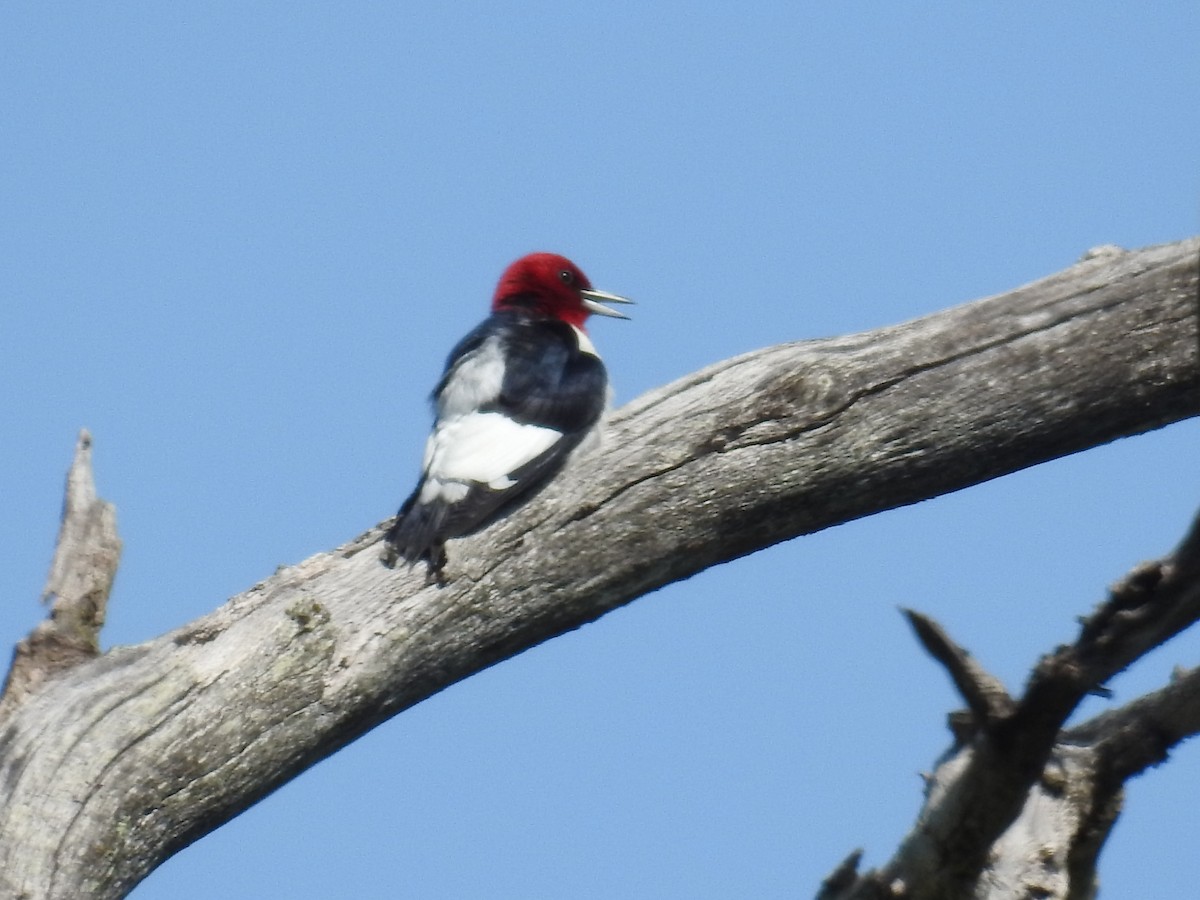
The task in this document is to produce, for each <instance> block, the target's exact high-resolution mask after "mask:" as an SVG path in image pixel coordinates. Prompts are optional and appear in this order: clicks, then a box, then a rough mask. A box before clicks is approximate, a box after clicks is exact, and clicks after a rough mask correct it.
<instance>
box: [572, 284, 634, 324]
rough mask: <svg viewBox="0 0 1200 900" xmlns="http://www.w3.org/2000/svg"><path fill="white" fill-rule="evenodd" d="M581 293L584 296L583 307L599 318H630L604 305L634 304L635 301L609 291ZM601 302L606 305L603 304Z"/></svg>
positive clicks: (583, 291)
mask: <svg viewBox="0 0 1200 900" xmlns="http://www.w3.org/2000/svg"><path fill="white" fill-rule="evenodd" d="M579 293H580V294H582V295H583V305H584V307H585V308H586V309H587V311H588V312H591V313H595V314H596V315H598V316H609V317H611V318H613V319H628V318H629V316H627V315H625V313H623V312H617V311H616V310H615V309H609V308H608V307H607V306H605V305H604V303H632V302H633V301H632V300H630V299H628V298H627V297H618V296H617V295H616V294H610V293H609V292H608V291H593V290H591V289H588V290H581V291H580V292H579ZM601 300H603V301H604V303H601V302H600V301H601Z"/></svg>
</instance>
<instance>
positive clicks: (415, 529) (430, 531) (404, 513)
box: [382, 498, 449, 569]
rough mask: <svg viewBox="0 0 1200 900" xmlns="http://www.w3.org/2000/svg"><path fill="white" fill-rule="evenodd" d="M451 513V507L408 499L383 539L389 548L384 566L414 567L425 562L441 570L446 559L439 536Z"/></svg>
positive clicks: (434, 502)
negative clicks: (403, 563)
mask: <svg viewBox="0 0 1200 900" xmlns="http://www.w3.org/2000/svg"><path fill="white" fill-rule="evenodd" d="M448 512H449V507H448V506H447V505H446V504H445V503H443V502H442V501H440V500H435V501H433V502H432V503H415V502H414V501H413V498H409V500H408V502H406V503H405V504H404V506H402V507H401V508H400V512H399V514H398V515H397V516H396V521H395V522H393V523H392V527H391V528H389V529H388V531H387V534H385V535H384V537H383V539H384V542H385V545H386V546H385V547H384V550H383V556H382V559H383V563H384V565H386V566H388V567H389V568H392V567H394V566H395V565H396V563H397V562H398V561H399V560H404V561H405V562H406V563H408V564H409V565H410V566H411V565H412V564H413V563H416V562H419V561H420V560H422V559H423V560H426V561H427V562H428V563H429V564H430V566H431V567H433V568H434V569H438V568H440V567H441V562H442V560H443V558H444V555H443V551H442V539H441V538H440V537H439V533H440V532H441V530H442V527H443V526H444V525H445V524H446V515H447V513H448Z"/></svg>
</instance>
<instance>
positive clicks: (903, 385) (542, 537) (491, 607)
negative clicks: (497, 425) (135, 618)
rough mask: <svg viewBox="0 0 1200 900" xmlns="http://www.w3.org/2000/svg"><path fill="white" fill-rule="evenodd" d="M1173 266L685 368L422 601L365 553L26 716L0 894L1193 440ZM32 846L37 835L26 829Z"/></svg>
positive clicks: (460, 546)
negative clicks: (688, 621)
mask: <svg viewBox="0 0 1200 900" xmlns="http://www.w3.org/2000/svg"><path fill="white" fill-rule="evenodd" d="M1198 250H1200V241H1198V240H1194V239H1193V240H1189V241H1184V242H1180V243H1177V244H1171V245H1166V246H1162V247H1153V248H1149V249H1145V250H1140V251H1136V252H1130V253H1125V252H1123V251H1116V250H1110V251H1105V252H1103V253H1098V254H1093V255H1090V256H1089V257H1088V258H1087V259H1085V260H1084V261H1082V262H1080V263H1079V264H1077V265H1075V266H1073V267H1071V268H1070V269H1067V270H1066V271H1064V272H1062V273H1059V274H1057V275H1053V276H1051V277H1049V278H1046V279H1043V280H1041V281H1039V282H1036V283H1034V284H1030V285H1026V286H1025V287H1022V288H1019V289H1017V290H1015V291H1012V292H1011V293H1008V294H1004V295H1002V296H997V297H991V298H988V299H985V300H980V301H978V302H976V303H972V304H969V305H966V306H962V307H958V308H955V309H951V310H947V311H945V312H941V313H937V314H935V315H931V316H928V317H926V318H923V319H920V320H916V321H913V322H909V323H906V324H903V325H898V326H894V327H889V328H883V329H879V330H877V331H873V332H870V333H867V334H860V335H853V336H849V337H844V338H837V339H833V340H822V341H809V342H803V343H795V344H785V345H781V346H777V347H771V348H768V349H765V350H761V351H758V352H756V353H751V354H747V355H745V356H742V357H738V358H736V359H732V360H727V361H725V362H721V363H718V364H716V365H713V366H710V367H708V368H707V369H704V370H703V371H701V372H698V373H696V374H694V375H691V376H688V377H686V378H683V379H681V380H679V381H677V382H675V383H674V384H671V385H668V386H666V387H664V388H661V389H659V390H656V391H653V392H651V393H650V394H647V395H646V396H644V397H642V398H640V399H639V400H636V401H634V402H633V403H631V404H629V405H628V406H626V407H625V408H624V409H622V410H619V411H618V412H616V413H615V414H614V416H613V417H612V419H611V422H610V423H609V426H608V430H607V435H606V442H605V445H604V447H603V448H601V449H599V450H597V451H593V453H594V454H595V455H593V456H592V457H591V458H590V459H589V460H588V465H587V466H586V470H587V476H586V477H584V476H583V475H582V474H581V473H582V471H583V469H584V468H585V467H584V466H582V465H580V466H576V467H574V468H573V469H571V470H568V471H567V472H564V473H563V475H562V477H560V478H559V479H558V480H556V481H555V483H554V484H553V485H551V486H550V487H549V488H548V489H547V490H545V491H544V492H543V493H541V494H540V495H539V496H538V498H537V499H536V500H535V501H534V502H532V503H531V504H530V505H529V506H527V507H525V508H524V509H522V510H521V511H520V512H519V513H518V514H516V515H514V516H513V517H511V518H509V519H506V520H505V521H503V522H501V523H499V524H497V525H496V526H494V527H492V528H490V529H488V530H486V531H485V532H483V533H481V534H479V535H476V536H473V537H471V538H468V539H464V540H460V541H455V542H452V543H451V544H450V546H449V548H448V550H449V555H450V562H449V565H448V566H447V568H446V573H445V574H446V578H447V584H446V585H445V586H439V585H427V584H426V583H425V581H424V578H423V576H422V575H421V574H420V573H418V572H411V573H407V574H406V573H403V572H394V571H391V570H388V569H386V568H384V567H383V566H381V565H380V564H379V561H378V552H377V547H376V545H377V543H378V540H379V535H380V530H379V529H378V528H374V529H372V530H370V531H369V532H367V533H366V534H364V535H362V536H361V537H359V538H357V539H356V540H354V541H352V542H351V543H349V544H347V545H345V546H343V547H340V548H338V549H336V550H333V551H330V552H328V553H322V554H319V555H317V556H314V557H312V558H310V559H308V560H306V561H304V562H302V563H300V564H298V565H295V566H292V567H288V568H284V569H282V570H281V571H279V572H277V573H276V574H275V575H273V576H272V577H270V578H268V579H266V580H265V581H263V582H261V583H259V584H257V585H255V586H254V587H252V588H250V589H249V590H248V591H246V592H245V593H244V594H241V595H239V596H237V597H235V598H233V599H232V600H230V601H229V602H227V603H225V604H224V605H222V606H220V607H219V608H217V609H215V610H214V611H213V612H212V613H210V614H208V615H206V616H203V617H201V618H200V619H197V620H196V621H194V622H192V623H190V624H189V625H187V626H184V627H183V628H180V629H178V630H177V631H174V632H171V633H170V634H167V635H164V636H162V637H161V638H158V639H155V640H152V641H149V642H147V643H145V644H142V645H140V646H136V647H124V648H115V649H113V650H112V651H110V652H108V653H106V654H104V655H102V656H99V657H97V658H95V659H92V660H90V661H87V662H84V663H82V664H79V665H75V666H72V667H70V668H67V669H65V670H63V671H60V672H58V673H57V674H55V675H54V677H52V678H48V679H46V680H45V681H44V682H43V683H42V684H41V685H40V687H38V688H37V689H36V690H25V691H23V692H22V696H20V697H19V698H18V699H17V700H15V701H14V702H13V703H12V705H11V707H10V709H9V712H8V715H7V717H6V718H5V720H4V721H3V722H2V723H0V894H3V895H5V896H22V895H29V896H35V897H50V898H59V897H62V898H67V897H80V896H88V897H94V898H110V897H119V896H122V895H123V894H124V893H125V892H126V891H128V890H129V889H130V888H131V887H132V886H134V885H135V884H137V882H138V881H140V880H141V879H142V878H143V877H145V875H146V874H147V873H148V872H150V871H151V870H152V869H153V868H154V867H155V866H157V865H158V864H159V863H160V862H162V861H163V860H164V859H165V858H166V857H168V856H169V855H170V854H172V853H174V852H175V851H176V850H178V849H180V848H181V847H183V846H186V845H187V844H188V843H190V842H192V841H194V840H196V839H197V838H198V837H200V836H201V835H203V834H205V833H207V832H208V831H211V830H212V829H214V828H216V827H217V826H219V825H220V824H221V823H223V822H225V821H226V820H228V819H229V818H230V817H232V816H234V815H236V814H237V813H238V812H240V811H241V810H243V809H245V808H246V807H247V806H249V805H250V804H252V803H254V802H255V801H256V800H257V799H259V798H260V797H262V796H263V795H265V794H266V793H268V792H269V791H271V790H273V789H274V788H276V787H278V786H279V785H280V784H282V783H284V782H285V781H287V780H288V779H290V778H292V777H294V776H295V775H297V774H298V773H299V772H301V771H303V770H304V769H305V768H307V767H308V766H311V765H312V764H314V763H315V762H317V761H318V760H320V759H322V758H323V757H325V756H327V755H329V754H330V753H332V752H334V751H335V750H337V749H338V748H339V747H341V746H343V745H344V744H346V743H348V742H349V741H352V740H354V738H356V737H357V736H359V735H360V734H362V733H363V732H364V731H366V730H367V729H369V728H371V727H373V726H374V725H376V724H378V723H379V722H381V721H383V720H385V719H387V718H388V717H390V716H392V715H394V714H396V713H397V712H399V711H400V710H403V709H405V708H407V707H409V706H411V705H413V704H415V703H417V702H419V701H420V700H422V699H424V698H426V697H428V696H430V695H431V694H433V693H436V692H437V691H439V690H441V689H443V688H445V687H446V686H448V685H450V684H452V683H454V682H455V681H458V680H460V679H462V678H465V677H467V676H469V675H471V674H473V673H475V672H478V671H480V670H481V669H484V668H486V667H487V666H489V665H491V664H492V663H494V662H497V661H498V660H501V659H504V658H506V657H509V656H512V655H513V654H515V653H519V652H520V651H522V650H524V649H526V648H528V647H530V646H533V645H534V644H537V643H539V642H541V641H544V640H547V639H549V638H551V637H554V636H555V635H558V634H561V633H563V632H564V631H567V630H570V629H573V628H577V627H579V626H580V625H582V624H584V623H586V622H590V621H592V620H594V619H596V618H598V617H599V616H601V615H603V614H604V613H606V612H608V611H610V610H612V609H614V608H616V607H618V606H621V605H622V604H625V603H628V602H629V601H631V600H633V599H634V598H636V597H638V596H640V595H642V594H644V593H646V592H647V591H651V590H653V589H655V588H657V587H659V586H661V585H663V584H667V583H669V582H671V581H674V580H677V579H681V578H685V577H687V576H689V575H691V574H694V573H695V572H697V571H700V570H702V569H704V568H706V567H708V566H711V565H715V564H717V563H720V562H724V561H726V560H729V559H732V558H735V557H738V556H743V555H745V554H748V553H751V552H753V551H755V550H757V549H759V548H762V547H765V546H768V545H770V544H774V543H777V542H779V541H784V540H787V539H789V538H792V537H795V536H797V535H800V534H807V533H810V532H813V531H817V530H819V529H822V528H827V527H829V526H831V525H835V524H838V523H840V522H845V521H848V520H850V519H854V518H857V517H860V516H865V515H869V514H871V513H873V512H877V511H880V510H884V509H890V508H894V507H897V506H901V505H904V504H907V503H912V502H915V501H917V500H921V499H925V498H928V497H932V496H935V495H937V494H941V493H944V492H948V491H953V490H957V489H959V488H962V487H965V486H967V485H970V484H975V483H977V482H980V481H983V480H986V479H990V478H995V477H997V476H999V475H1002V474H1005V473H1007V472H1011V471H1014V470H1016V469H1020V468H1023V467H1025V466H1029V465H1032V464H1034V463H1037V462H1041V461H1043V460H1047V459H1051V458H1054V457H1058V456H1062V455H1065V454H1068V453H1072V452H1075V451H1078V450H1082V449H1085V448H1087V447H1092V446H1095V445H1097V444H1100V443H1104V442H1106V441H1111V440H1113V439H1115V438H1118V437H1122V436H1126V435H1131V434H1136V433H1139V432H1143V431H1147V430H1149V429H1153V428H1157V427H1160V426H1162V425H1165V424H1168V423H1170V422H1173V421H1177V420H1179V419H1183V418H1186V417H1189V416H1193V415H1196V414H1197V413H1200V367H1198V366H1197V333H1198V332H1197V321H1196V309H1195V296H1196V290H1197V266H1196V254H1197V251H1198ZM47 823H53V824H50V825H48V824H47Z"/></svg>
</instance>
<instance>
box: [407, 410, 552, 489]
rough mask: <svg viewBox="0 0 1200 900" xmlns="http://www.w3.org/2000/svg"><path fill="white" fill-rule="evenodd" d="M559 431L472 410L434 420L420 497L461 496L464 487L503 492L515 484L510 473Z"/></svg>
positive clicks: (547, 446) (539, 451) (541, 450)
mask: <svg viewBox="0 0 1200 900" xmlns="http://www.w3.org/2000/svg"><path fill="white" fill-rule="evenodd" d="M560 440H562V432H561V431H557V430H556V429H554V428H546V427H544V426H541V425H522V424H521V423H519V422H514V421H513V420H512V419H510V418H508V417H507V416H505V415H503V414H502V413H496V412H472V413H468V414H467V415H464V416H457V417H455V418H453V419H448V420H443V421H441V422H439V423H438V425H437V427H436V428H435V429H434V432H433V434H431V435H430V436H429V441H428V442H427V443H426V444H425V486H424V487H423V488H422V489H421V496H420V498H419V499H420V502H422V503H429V502H430V501H432V500H434V499H435V498H438V497H441V498H442V499H443V500H446V501H448V502H451V503H453V502H455V501H457V500H461V499H462V498H463V497H465V496H466V493H467V490H468V488H469V486H470V485H471V484H472V483H474V484H482V485H487V487H489V488H491V489H492V490H494V491H502V490H505V489H506V488H510V487H512V486H513V485H514V484H516V482H515V481H513V479H512V478H511V477H510V476H511V475H512V473H513V472H515V471H516V470H517V469H519V468H521V466H523V465H525V464H526V463H528V462H531V461H532V460H534V459H537V457H539V456H541V455H542V454H543V453H545V452H546V451H547V450H549V449H550V448H551V447H553V446H554V445H555V444H556V443H557V442H558V441H560Z"/></svg>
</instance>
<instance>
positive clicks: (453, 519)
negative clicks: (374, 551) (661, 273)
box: [383, 253, 632, 572]
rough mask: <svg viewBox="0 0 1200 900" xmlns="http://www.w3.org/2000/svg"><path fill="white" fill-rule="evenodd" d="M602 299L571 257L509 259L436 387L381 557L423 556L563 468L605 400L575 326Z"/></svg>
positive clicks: (604, 383) (600, 370)
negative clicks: (415, 466)
mask: <svg viewBox="0 0 1200 900" xmlns="http://www.w3.org/2000/svg"><path fill="white" fill-rule="evenodd" d="M600 301H607V302H609V303H631V302H632V301H630V300H626V299H625V298H624V297H618V296H616V295H615V294H609V293H605V292H604V291H597V290H594V289H593V288H592V285H591V282H590V281H588V279H587V276H586V275H584V274H583V272H581V271H580V270H579V267H578V266H576V265H575V264H574V263H573V262H571V261H570V260H569V259H566V258H565V257H562V256H558V255H556V254H553V253H531V254H529V255H528V256H523V257H521V259H518V260H517V261H516V262H515V263H513V264H512V265H511V266H509V267H508V268H507V269H506V270H505V271H504V274H503V275H502V276H501V278H500V284H499V285H498V286H497V287H496V294H495V296H494V297H493V298H492V314H491V315H490V316H489V317H488V318H487V319H485V320H484V321H483V322H482V323H481V324H480V325H479V326H478V327H476V328H475V330H473V331H472V332H471V333H470V334H468V335H467V336H466V337H465V338H463V339H462V340H461V341H459V342H458V345H457V346H456V347H455V348H454V349H453V350H451V351H450V357H449V359H447V360H446V369H445V372H444V373H443V374H442V379H441V381H439V382H438V385H437V387H436V388H434V391H433V397H432V400H433V405H434V412H435V421H434V425H433V433H432V434H431V435H430V436H429V440H428V442H427V443H426V444H425V462H424V471H423V472H422V473H421V480H420V481H419V482H418V484H417V487H416V490H414V491H413V492H412V495H411V496H410V497H409V498H408V499H407V500H406V501H405V502H404V505H403V506H401V507H400V513H399V515H398V516H397V517H396V521H395V523H394V524H393V525H392V527H391V528H390V529H389V530H388V533H387V536H386V541H387V545H386V547H385V550H384V555H383V560H384V562H385V563H386V564H387V565H389V566H390V565H394V564H395V562H396V560H397V559H398V558H400V559H404V560H405V561H406V562H408V563H410V564H411V563H414V562H416V561H417V560H420V559H425V560H428V562H429V565H430V567H431V569H432V570H433V571H435V572H437V571H439V570H440V569H441V567H442V564H443V563H444V561H445V555H444V551H443V545H444V543H445V541H446V539H447V538H452V537H460V536H462V535H465V534H470V533H471V532H474V531H477V530H479V529H480V528H483V527H484V526H486V525H488V524H490V523H491V522H494V521H495V520H497V519H499V518H500V517H502V516H504V515H506V514H507V513H509V512H511V511H512V509H513V508H514V507H515V506H517V505H519V504H520V503H522V502H524V501H525V500H528V499H529V498H530V497H531V496H532V495H533V494H534V493H535V492H536V490H537V489H538V488H539V487H541V486H542V485H544V484H545V483H546V482H547V481H549V480H550V479H551V478H553V477H554V475H555V474H557V473H558V471H559V470H560V469H561V468H562V467H563V464H564V463H565V462H566V461H567V457H568V456H569V455H570V453H571V451H572V450H574V449H575V448H576V447H577V446H579V443H580V441H582V440H583V438H584V437H585V436H586V435H587V433H588V432H589V431H591V429H592V428H593V427H594V426H595V425H596V423H597V422H598V421H599V419H600V415H601V413H603V412H604V407H605V406H606V404H607V403H608V376H607V374H606V373H605V371H604V364H603V363H602V362H601V361H600V357H599V356H598V355H597V353H596V348H595V347H594V346H593V345H592V342H591V341H590V340H589V339H588V336H587V334H586V333H585V332H584V330H583V324H584V321H585V320H586V319H587V317H588V315H589V314H591V313H596V314H598V315H602V316H614V317H616V318H618V319H627V318H629V317H628V316H626V315H624V314H623V313H619V312H617V311H616V310H614V309H609V308H608V307H607V306H604V305H602V304H601V302H600Z"/></svg>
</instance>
